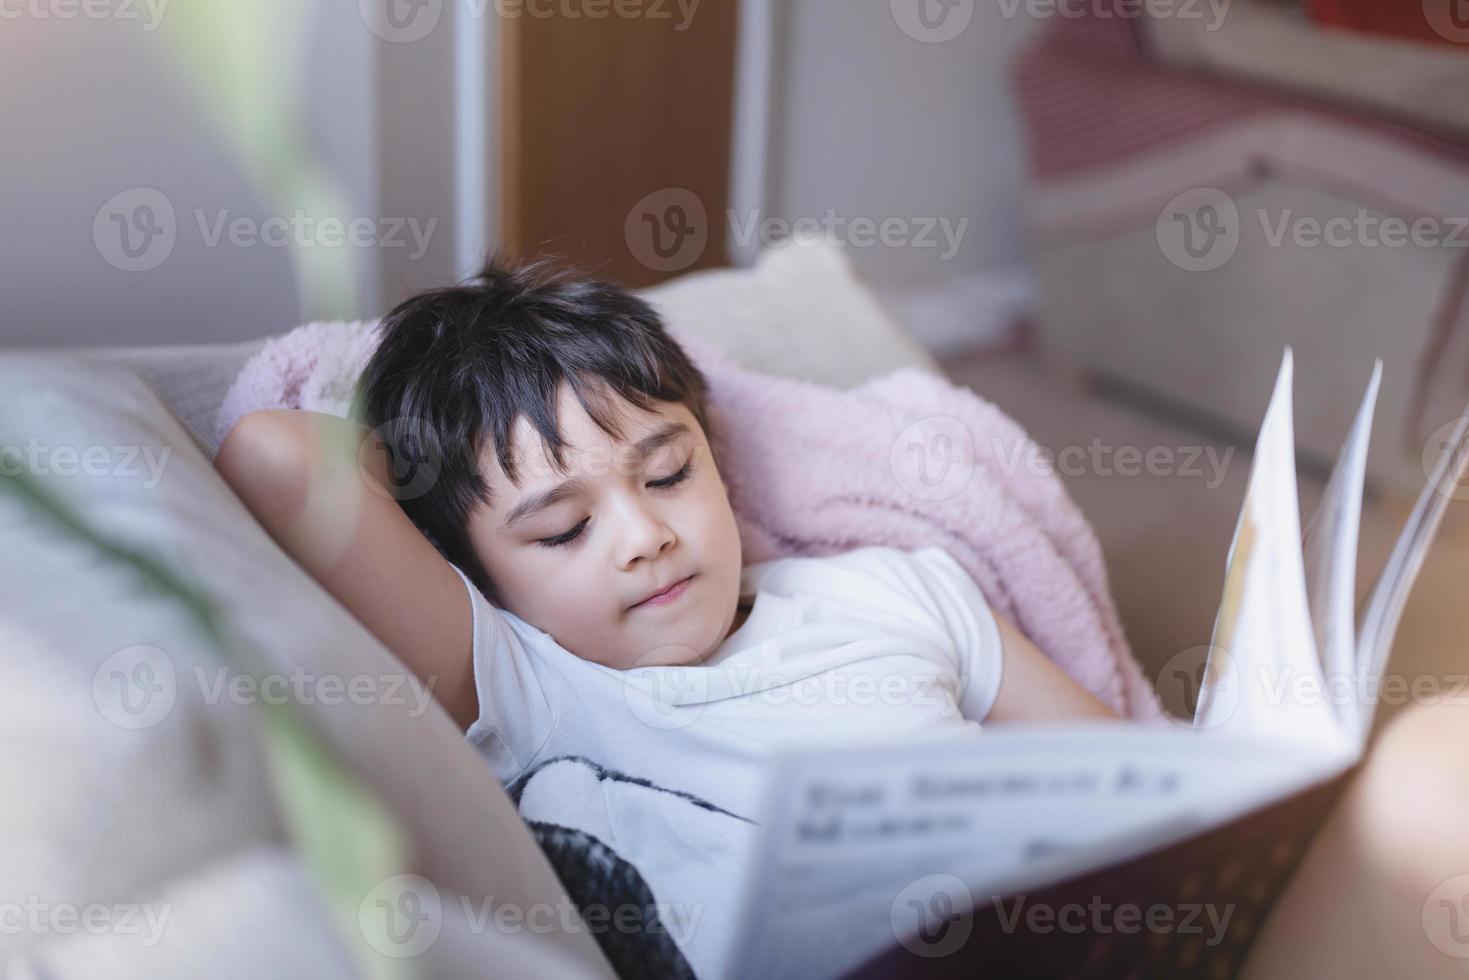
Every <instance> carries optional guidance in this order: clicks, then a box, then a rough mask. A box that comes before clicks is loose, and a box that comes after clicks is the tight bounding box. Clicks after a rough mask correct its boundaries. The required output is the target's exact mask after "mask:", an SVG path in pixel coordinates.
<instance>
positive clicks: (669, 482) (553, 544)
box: [536, 459, 694, 548]
mask: <svg viewBox="0 0 1469 980" xmlns="http://www.w3.org/2000/svg"><path fill="white" fill-rule="evenodd" d="M693 470H694V461H693V460H692V459H691V460H689V461H688V462H687V463H685V464H683V469H681V470H679V471H678V472H677V473H675V474H673V475H672V476H666V477H664V478H663V479H661V480H654V481H653V482H652V483H650V484H648V486H650V487H657V488H658V489H660V490H667V489H669V488H671V487H674V486H677V485H678V484H680V483H682V482H683V481H685V480H687V479H688V478H689V474H690V473H692V472H693ZM586 526H587V522H586V519H583V520H582V522H581V523H580V524H578V525H577V526H576V527H574V528H572V529H571V530H570V531H567V532H565V533H564V534H558V535H556V536H555V537H554V538H542V539H541V540H539V541H537V542H536V544H538V545H540V546H541V547H543V548H560V547H561V546H562V545H568V544H571V542H573V541H575V540H576V539H577V538H579V537H581V532H582V528H584V527H586Z"/></svg>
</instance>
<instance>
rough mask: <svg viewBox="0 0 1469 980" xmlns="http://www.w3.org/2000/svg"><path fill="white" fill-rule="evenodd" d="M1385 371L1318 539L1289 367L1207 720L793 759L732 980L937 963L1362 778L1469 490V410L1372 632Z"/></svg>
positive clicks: (1257, 462) (761, 851)
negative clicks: (1303, 512)
mask: <svg viewBox="0 0 1469 980" xmlns="http://www.w3.org/2000/svg"><path fill="white" fill-rule="evenodd" d="M1380 376H1381V363H1380V362H1379V363H1378V364H1377V366H1376V368H1375V369H1374V370H1373V373H1372V377H1371V381H1370V382H1369V384H1368V387H1367V392H1366V396H1365V397H1364V399H1363V401H1362V405H1361V408H1360V409H1359V411H1358V413H1357V417H1356V420H1355V422H1354V423H1353V425H1352V429H1351V433H1350V435H1349V436H1348V438H1347V441H1346V444H1345V446H1344V447H1343V449H1342V451H1341V454H1340V456H1339V458H1338V459H1337V462H1336V465H1335V469H1334V471H1333V473H1332V475H1331V478H1330V480H1329V482H1328V484H1327V486H1326V489H1325V493H1324V496H1323V497H1322V500H1321V502H1320V505H1319V507H1318V509H1317V511H1316V514H1315V517H1314V519H1313V520H1312V521H1311V524H1310V526H1309V528H1308V529H1307V531H1306V533H1305V536H1304V541H1303V539H1302V534H1301V528H1300V518H1299V510H1298V504H1297V498H1296V479H1295V445H1294V436H1293V431H1292V424H1291V377H1292V357H1291V352H1290V350H1289V349H1287V350H1286V352H1285V358H1284V362H1283V364H1282V365H1281V369H1280V374H1279V377H1278V378H1277V380H1276V384H1275V391H1274V394H1273V395H1272V397H1271V400H1270V405H1269V408H1268V410H1267V411H1266V413H1265V421H1264V423H1263V425H1262V426H1261V429H1260V434H1259V438H1258V441H1257V444H1256V450H1255V456H1254V460H1253V463H1252V468H1251V472H1250V479H1249V486H1248V490H1247V492H1246V496H1245V501H1244V506H1243V509H1242V511H1241V514H1240V517H1239V523H1238V525H1237V526H1236V529H1235V535H1234V541H1233V544H1232V545H1231V547H1230V551H1229V557H1228V562H1227V572H1226V576H1225V588H1224V596H1223V600H1222V602H1221V605H1220V608H1219V612H1218V615H1217V617H1216V620H1215V626H1214V637H1213V641H1212V643H1211V644H1210V647H1209V650H1208V652H1207V660H1204V659H1203V658H1202V657H1201V658H1200V665H1201V666H1202V670H1203V674H1202V677H1200V678H1198V692H1199V696H1198V698H1197V705H1196V707H1195V710H1194V716H1193V718H1192V720H1191V721H1189V720H1180V721H1178V722H1176V723H1174V724H1168V723H1165V724H1162V725H1127V724H1117V723H1084V722H1077V723H1071V724H1066V725H1045V726H1025V727H1021V728H1010V729H1008V730H1007V729H1004V728H993V729H990V730H989V731H987V732H986V733H985V735H984V737H983V744H982V745H980V744H977V743H975V742H973V741H968V740H965V741H962V742H959V743H954V742H946V743H942V744H935V745H931V746H921V747H915V746H914V745H911V744H910V745H904V746H892V747H862V748H853V749H839V750H814V751H804V752H799V753H791V754H787V755H783V756H782V757H781V758H780V760H779V761H778V763H777V764H776V765H775V766H774V768H773V770H772V773H771V776H770V779H769V781H768V791H767V794H766V799H765V802H764V806H763V809H762V811H761V814H760V817H759V825H760V831H759V838H758V842H757V845H756V848H755V852H754V853H755V856H754V865H753V867H752V868H751V873H750V875H749V877H748V880H747V885H746V893H745V895H744V899H743V902H742V904H741V913H740V921H739V923H738V926H737V929H736V941H735V943H734V946H733V950H734V953H733V955H732V957H731V959H730V971H729V974H728V975H729V976H731V977H755V976H758V977H784V976H790V977H802V978H820V977H833V976H840V975H843V974H846V973H849V972H851V971H853V970H855V969H857V968H859V967H861V966H862V965H863V964H864V963H867V962H868V961H870V960H872V959H873V958H874V957H875V956H877V955H879V954H881V953H882V952H883V951H884V950H885V949H888V948H889V947H893V946H895V945H896V944H898V943H902V944H903V945H904V946H907V947H908V948H909V949H918V951H919V952H920V954H921V955H930V954H928V953H924V952H923V950H922V949H921V948H919V947H920V946H921V944H923V943H930V942H934V941H936V940H937V939H938V938H941V930H940V929H939V926H941V925H942V923H943V921H944V920H945V919H950V920H952V919H954V917H955V916H957V915H960V914H962V913H964V912H966V910H968V909H972V908H979V907H980V906H991V905H994V904H995V903H997V902H999V901H1000V900H1001V899H1003V897H1005V896H1015V895H1020V894H1023V893H1026V892H1027V891H1032V890H1035V889H1040V888H1044V887H1046V886H1050V885H1055V884H1056V883H1058V882H1066V881H1068V880H1071V879H1074V878H1077V877H1078V876H1081V875H1085V874H1087V873H1088V872H1092V871H1095V870H1096V869H1100V868H1106V867H1111V866H1116V865H1118V864H1119V863H1121V862H1127V861H1129V860H1131V859H1135V858H1139V857H1140V856H1143V855H1151V854H1153V853H1154V852H1157V851H1159V850H1160V849H1163V848H1167V847H1169V845H1175V844H1178V843H1179V842H1183V841H1187V840H1188V839H1190V838H1194V837H1196V836H1198V835H1200V834H1204V833H1205V832H1208V831H1210V830H1211V829H1213V828H1220V827H1223V826H1224V825H1226V824H1228V823H1230V822H1231V821H1235V820H1237V819H1239V818H1241V817H1242V816H1243V815H1245V814H1250V813H1252V812H1253V811H1258V810H1261V809H1262V808H1266V807H1269V806H1270V805H1271V804H1276V803H1279V801H1282V800H1286V799H1288V798H1290V797H1293V796H1295V795H1297V794H1300V793H1302V792H1304V791H1306V790H1308V789H1309V788H1311V787H1313V786H1318V785H1320V784H1322V783H1324V782H1326V781H1328V780H1331V779H1333V778H1334V777H1337V776H1339V775H1340V774H1342V773H1343V772H1345V771H1346V770H1348V769H1349V768H1351V767H1352V766H1353V765H1354V764H1355V763H1356V762H1357V761H1358V760H1359V759H1360V758H1361V755H1362V753H1363V750H1364V746H1365V743H1366V739H1367V735H1368V732H1369V730H1370V728H1371V725H1372V720H1373V717H1374V714H1375V708H1376V703H1377V696H1378V686H1379V682H1380V680H1381V678H1382V674H1383V671H1384V668H1385V666H1386V660H1387V655H1388V651H1389V647H1390V644H1391V641H1392V637H1393V634H1394V631H1395V630H1396V627H1397V623H1398V619H1399V616H1400V614H1401V612H1402V608H1403V604H1404V601H1405V599H1406V597H1407V594H1408V591H1409V590H1410V589H1411V588H1412V585H1413V581H1414V579H1415V578H1416V576H1417V574H1418V570H1419V568H1420V567H1421V565H1422V562H1423V558H1424V554H1425V552H1426V550H1427V548H1428V546H1429V543H1430V542H1431V540H1432V538H1433V535H1434V532H1435V530H1436V529H1437V527H1438V524H1439V522H1440V520H1441V518H1442V516H1443V512H1444V508H1445V506H1446V505H1447V503H1448V501H1449V500H1450V499H1451V497H1452V493H1453V489H1454V487H1455V486H1457V484H1458V481H1459V480H1460V478H1461V477H1462V475H1463V468H1464V462H1465V458H1466V453H1465V447H1464V440H1465V434H1466V428H1469V412H1466V416H1465V417H1464V418H1462V419H1460V421H1459V423H1458V425H1457V427H1456V428H1455V429H1454V431H1453V434H1452V436H1451V437H1450V439H1449V441H1448V444H1447V445H1446V446H1445V447H1444V450H1443V453H1442V455H1441V457H1440V459H1439V462H1438V465H1437V469H1436V471H1435V472H1434V473H1433V474H1431V476H1430V479H1429V482H1428V486H1427V487H1426V488H1425V489H1424V490H1423V492H1422V494H1421V496H1420V497H1419V499H1418V502H1417V505H1416V507H1415V508H1414V510H1413V512H1412V514H1411V516H1410V517H1409V519H1408V522H1407V525H1406V527H1405V529H1404V530H1403V532H1402V535H1401V537H1400V538H1399V539H1398V542H1397V544H1396V547H1395V548H1394V550H1393V552H1392V555H1391V557H1390V558H1389V560H1388V563H1387V565H1386V566H1385V567H1384V569H1383V571H1382V573H1381V576H1380V578H1379V580H1378V582H1377V584H1376V586H1375V588H1374V589H1373V590H1372V592H1371V594H1370V596H1369V597H1368V598H1367V600H1366V603H1365V605H1364V607H1363V609H1362V614H1361V617H1360V619H1359V618H1358V617H1357V610H1356V608H1355V594H1356V583H1355V569H1356V556H1357V534H1358V525H1359V521H1360V516H1361V506H1362V484H1363V473H1364V469H1365V464H1366V456H1367V443H1368V439H1369V435H1370V430H1371V426H1372V414H1373V407H1374V404H1375V402H1376V397H1377V388H1378V382H1379V378H1380ZM1002 914H1003V910H1002ZM950 945H953V943H952V942H950ZM934 948H935V950H937V951H936V952H933V953H932V955H935V956H937V955H943V951H942V950H939V949H938V947H934ZM950 952H952V950H951V951H950ZM981 955H982V956H989V955H990V954H988V953H984V954H981ZM975 962H980V960H979V959H978V958H976V959H975ZM969 975H973V969H972V968H971V969H970V971H969Z"/></svg>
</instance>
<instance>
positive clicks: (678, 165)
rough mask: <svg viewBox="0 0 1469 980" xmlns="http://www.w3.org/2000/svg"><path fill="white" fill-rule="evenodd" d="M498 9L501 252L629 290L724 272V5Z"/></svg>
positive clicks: (564, 2)
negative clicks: (550, 261)
mask: <svg viewBox="0 0 1469 980" xmlns="http://www.w3.org/2000/svg"><path fill="white" fill-rule="evenodd" d="M506 10H507V11H519V13H518V15H517V16H506V17H505V19H504V20H502V22H501V33H500V36H501V69H502V75H501V94H502V104H501V119H502V131H501V147H502V153H503V156H502V160H501V168H502V169H501V173H502V176H503V180H502V187H501V202H500V214H501V223H500V224H501V227H500V239H501V242H502V244H503V246H504V247H505V248H506V249H507V250H508V251H510V252H511V253H513V254H519V255H523V256H532V255H536V254H541V253H545V252H551V253H555V254H559V255H562V256H565V257H566V258H567V259H569V260H570V261H572V262H573V263H575V264H576V265H578V266H581V267H582V268H585V269H587V270H589V271H592V272H595V273H596V274H598V275H601V276H604V277H606V278H610V279H613V280H616V281H618V282H621V283H623V284H625V285H628V286H645V285H650V284H652V283H655V282H659V281H661V280H663V279H665V278H668V277H670V276H673V275H676V274H679V273H681V272H686V271H688V270H690V269H697V268H704V267H708V266H716V265H723V264H725V263H726V255H725V230H726V226H727V218H726V211H727V208H728V198H729V186H728V185H729V172H730V144H731V132H730V130H731V119H732V115H733V93H734V72H735V37H736V28H737V18H738V4H737V0H703V2H693V0H523V5H520V4H511V3H508V2H507V4H506ZM594 13H595V14H598V16H592V15H593V14H594Z"/></svg>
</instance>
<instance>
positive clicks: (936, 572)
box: [456, 545, 1003, 976]
mask: <svg viewBox="0 0 1469 980" xmlns="http://www.w3.org/2000/svg"><path fill="white" fill-rule="evenodd" d="M456 571H457V569H456ZM460 577H461V578H463V579H464V583H465V587H466V588H467V589H468V591H469V595H470V600H471V604H472V606H473V609H474V678H475V687H476V690H477V692H478V695H479V717H478V719H476V720H475V722H474V723H473V724H472V725H470V727H469V731H468V732H467V733H466V737H467V738H468V739H469V740H470V742H471V743H473V744H474V745H475V746H476V747H477V748H478V749H479V750H480V751H481V752H482V753H483V754H484V755H485V757H486V758H487V759H488V760H489V763H490V765H491V767H492V768H493V769H494V772H495V774H496V775H497V776H498V777H499V779H500V780H501V782H503V783H505V784H507V785H509V784H510V783H512V782H513V781H515V780H516V779H517V778H519V777H522V776H524V775H525V774H527V773H528V772H534V773H535V775H534V777H533V778H532V779H530V780H527V782H526V788H525V792H524V795H523V796H522V798H521V812H522V814H523V815H526V816H527V817H528V818H531V819H545V820H546V821H547V822H552V823H558V822H563V821H565V822H573V821H570V820H566V818H565V814H566V813H568V812H570V811H575V812H576V813H577V814H579V817H578V819H577V820H576V821H574V822H577V823H580V824H581V826H579V827H578V829H582V830H585V831H586V832H588V833H591V834H592V835H593V836H595V837H597V838H598V839H599V840H601V841H602V842H603V843H604V844H606V845H607V846H609V847H611V848H612V849H613V850H614V851H616V852H617V853H618V854H619V855H620V856H621V857H622V858H623V859H625V860H627V861H629V862H631V863H632V864H633V865H634V866H635V867H636V868H637V869H638V871H639V873H640V874H641V875H642V877H643V878H644V880H645V881H646V882H647V883H648V886H649V888H650V889H651V890H652V891H653V893H654V896H655V898H656V899H657V900H658V902H659V903H660V905H661V904H663V903H669V904H670V905H676V906H678V907H677V908H676V909H673V910H672V911H673V913H674V914H675V915H682V916H684V919H685V920H687V921H689V922H690V923H691V926H690V928H689V929H688V930H687V932H686V933H685V934H682V935H680V934H679V933H678V932H677V931H676V930H674V929H670V932H671V933H673V934H674V938H675V940H676V941H677V942H678V944H679V946H680V947H681V948H682V950H683V952H684V954H685V956H686V957H687V959H688V960H689V963H690V965H691V967H693V969H694V971H695V973H696V974H699V975H701V976H714V975H716V974H717V973H718V972H719V970H718V969H717V967H718V964H719V963H721V962H723V957H724V956H725V954H726V953H727V950H726V948H725V944H726V943H727V941H728V939H729V936H728V935H726V934H725V933H726V931H727V930H728V929H729V928H730V927H731V926H732V925H733V924H734V917H735V916H734V913H735V910H734V909H733V908H732V907H730V905H729V903H730V902H731V901H732V900H733V899H734V897H735V896H737V895H738V893H739V888H738V885H739V884H740V880H739V879H740V874H741V871H742V870H743V869H744V868H745V867H746V865H745V863H744V861H745V858H746V856H747V850H748V847H749V846H750V844H751V843H752V838H753V834H752V832H751V828H752V827H753V823H752V820H753V817H754V809H755V806H756V802H757V799H758V794H759V792H760V790H761V786H762V784H761V776H762V773H763V771H764V765H763V760H764V759H765V758H767V757H768V755H769V754H770V753H771V752H772V751H775V750H778V749H781V748H795V747H815V746H833V747H836V746H851V745H856V744H860V743H864V742H882V743H892V742H895V741H899V740H909V739H930V738H950V737H965V736H966V735H973V734H975V733H977V732H978V731H979V727H980V726H979V723H980V722H981V721H982V720H983V719H984V718H985V717H986V715H988V714H989V711H990V708H991V707H992V706H993V704H994V702H995V696H996V694H997V693H998V692H999V687H1000V678H1001V673H1002V668H1003V658H1002V651H1001V643H1000V634H999V629H998V627H997V625H996V623H995V619H994V616H993V614H992V613H991V612H990V608H989V604H988V603H987V602H986V601H985V599H984V595H983V594H982V593H981V592H980V590H979V587H978V586H977V585H976V584H975V583H974V580H973V579H971V578H970V577H969V574H968V573H967V572H965V571H964V569H963V568H962V567H961V566H960V565H959V564H958V562H956V561H955V560H954V559H953V558H952V557H951V556H950V555H949V553H948V552H947V551H945V550H944V549H943V548H941V547H939V546H936V545H932V546H928V547H925V548H920V549H918V550H916V551H911V552H909V551H903V550H901V549H898V548H890V547H877V546H874V547H863V548H858V549H855V550H852V551H848V552H845V553H843V554H839V555H832V556H828V557H824V558H781V559H776V560H774V561H767V562H761V563H758V564H754V565H748V566H746V567H745V568H744V569H743V571H742V572H741V576H740V595H741V597H742V598H743V597H750V596H753V598H754V603H753V606H752V607H751V609H750V613H749V615H748V617H747V618H746V620H745V621H744V622H743V623H742V624H741V625H740V627H739V629H737V630H735V631H734V632H733V633H731V634H730V635H729V636H728V637H726V639H725V641H724V642H723V643H722V644H721V645H720V646H719V647H718V648H717V649H716V650H715V651H714V652H712V653H711V654H710V655H709V656H708V657H706V658H705V659H704V660H703V661H702V662H701V663H699V664H697V665H695V666H690V667H641V668H635V669H632V670H616V669H613V668H610V667H604V666H602V665H600V664H596V663H592V662H591V661H588V660H583V659H581V658H580V657H577V656H576V655H574V654H572V653H570V652H569V651H567V650H566V649H565V648H563V647H562V646H560V645H559V644H558V643H557V642H556V641H555V640H553V639H552V638H551V637H550V636H549V635H548V634H547V633H545V632H543V631H542V630H540V629H537V628H536V627H534V626H532V625H530V624H529V623H527V622H526V621H524V620H522V619H521V618H519V617H518V616H516V615H514V614H513V613H510V612H508V611H506V610H501V609H498V608H496V607H495V606H493V605H491V604H490V602H489V601H488V600H486V599H485V597H484V596H483V595H482V594H481V593H480V591H479V590H478V589H477V588H475V587H474V585H473V584H472V583H470V581H469V579H468V578H467V577H465V576H464V575H463V573H462V572H460ZM566 757H573V758H572V759H566ZM554 760H564V761H562V762H556V761H554ZM548 763H549V764H548ZM543 772H544V773H545V775H546V779H544V780H543V779H542V778H541V776H542V773H543ZM609 774H610V778H609ZM538 783H539V784H540V787H539V788H538ZM649 784H651V785H649ZM552 787H554V788H555V793H554V797H555V798H553V796H552V794H550V793H549V792H548V789H549V788H552ZM568 795H571V796H574V797H575V798H576V799H575V800H574V801H570V802H569V801H568V800H567V799H566V798H565V797H567V796H568ZM663 917H664V918H665V919H667V918H668V910H664V913H663Z"/></svg>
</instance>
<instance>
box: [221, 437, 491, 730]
mask: <svg viewBox="0 0 1469 980" xmlns="http://www.w3.org/2000/svg"><path fill="white" fill-rule="evenodd" d="M214 465H215V467H216V468H217V469H218V470H219V472H220V474H221V475H223V476H224V478H225V480H226V481H227V482H228V483H229V484H230V486H231V487H232V488H234V490H235V492H236V493H237V494H238V495H239V496H240V499H241V500H243V501H244V503H245V506H246V507H248V508H249V509H250V511H251V513H253V514H254V515H255V517H256V519H257V520H259V521H260V523H261V524H262V525H263V526H264V527H265V529H266V531H268V532H269V533H270V535H271V537H272V538H274V539H275V540H276V542H277V543H278V544H279V545H280V546H281V547H282V548H283V549H285V551H286V553H287V554H289V555H290V556H291V557H292V558H294V559H295V560H296V562H297V563H298V564H299V565H301V567H302V568H304V569H306V571H307V572H309V573H310V574H311V576H312V577H313V578H315V579H316V580H317V581H318V582H320V583H321V584H322V585H323V586H324V587H325V588H326V590H327V591H328V592H330V593H331V594H332V595H333V596H335V597H336V598H337V600H338V601H339V602H341V603H342V604H343V605H344V606H346V607H347V609H348V610H349V611H350V612H351V613H352V614H353V615H354V616H356V617H357V618H358V619H359V620H361V621H362V623H363V624H364V625H366V626H367V628H368V629H369V630H370V631H371V632H372V633H373V634H374V635H375V636H376V637H377V638H378V639H379V640H381V641H382V642H383V644H384V645H386V646H387V647H388V649H390V650H391V651H393V653H394V654H396V655H397V656H398V658H399V659H401V660H402V661H403V662H404V663H405V664H406V665H407V666H408V667H409V668H410V669H411V670H412V671H413V672H414V673H415V674H416V675H417V676H418V678H419V679H420V680H421V681H422V682H423V683H424V685H425V686H426V687H428V689H429V690H430V691H432V692H433V695H434V696H435V697H436V698H437V699H438V701H439V703H440V704H442V705H443V706H444V708H445V709H446V710H447V711H448V712H449V715H450V716H451V717H452V718H453V719H454V720H455V722H457V723H458V724H459V726H460V727H461V728H468V727H469V725H470V724H471V723H472V722H473V721H474V719H475V718H476V716H477V715H478V703H477V697H476V693H475V687H474V663H473V656H472V653H471V644H472V640H473V629H474V626H473V612H472V610H471V607H470V603H469V601H468V597H467V595H466V594H465V590H464V583H463V582H461V581H460V579H459V576H458V574H456V573H455V571H454V569H453V568H452V567H451V566H450V565H449V563H448V562H447V561H445V560H444V558H443V556H442V555H440V554H439V552H438V551H437V549H435V548H434V546H433V545H432V544H430V543H429V541H428V539H427V538H425V537H424V536H423V534H422V533H421V532H420V531H419V530H418V528H417V527H416V526H415V525H414V524H413V522H412V521H411V520H409V518H408V515H406V514H405V513H403V510H402V508H401V507H400V506H399V505H398V502H397V501H396V500H395V499H394V498H393V496H392V494H391V492H390V491H389V490H388V489H387V487H388V485H389V481H388V475H387V463H386V456H385V453H384V451H383V448H382V446H381V443H380V442H379V441H378V439H377V437H376V436H374V435H373V433H371V432H370V431H369V430H368V429H367V428H366V427H364V426H362V425H360V424H358V423H356V422H351V421H348V420H345V419H339V418H336V417H334V416H330V415H323V414H320V413H316V412H303V411H291V410H273V411H262V412H252V413H251V414H249V415H247V416H245V417H244V418H242V419H241V420H240V421H239V422H238V423H236V425H235V426H234V428H232V429H231V430H230V432H229V434H228V435H227V436H226V437H225V440H224V442H223V443H221V444H220V447H219V453H218V455H217V456H216V457H215V461H214ZM262 615H269V611H268V610H264V611H262Z"/></svg>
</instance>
